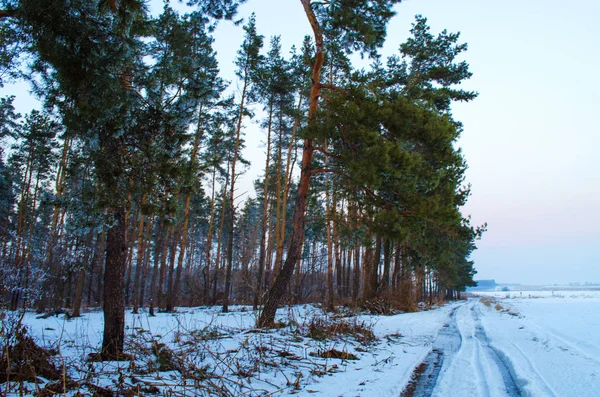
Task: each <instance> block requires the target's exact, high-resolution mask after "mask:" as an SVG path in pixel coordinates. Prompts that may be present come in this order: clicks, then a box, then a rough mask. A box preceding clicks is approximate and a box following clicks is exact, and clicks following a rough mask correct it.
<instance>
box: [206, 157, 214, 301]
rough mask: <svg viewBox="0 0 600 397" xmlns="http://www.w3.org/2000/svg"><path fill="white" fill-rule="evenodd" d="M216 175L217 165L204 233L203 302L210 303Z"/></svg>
mask: <svg viewBox="0 0 600 397" xmlns="http://www.w3.org/2000/svg"><path fill="white" fill-rule="evenodd" d="M216 177H217V166H216V165H214V166H213V176H212V190H211V194H212V198H211V200H210V215H209V219H208V231H207V234H206V253H205V254H206V264H205V266H204V272H203V273H204V304H205V305H208V304H209V303H210V251H211V249H212V234H213V230H212V229H213V222H214V214H215V179H216Z"/></svg>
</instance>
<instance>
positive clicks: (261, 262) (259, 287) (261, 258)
mask: <svg viewBox="0 0 600 397" xmlns="http://www.w3.org/2000/svg"><path fill="white" fill-rule="evenodd" d="M272 120H273V101H271V104H270V107H269V122H268V125H267V159H266V161H265V182H264V184H263V214H262V220H261V234H260V251H259V254H258V272H257V275H256V292H255V294H254V305H253V308H254V310H256V309H258V305H259V304H260V303H261V302H262V294H263V283H264V281H263V278H264V273H265V259H266V256H267V255H266V254H267V252H266V251H267V247H266V245H267V219H268V216H269V160H270V157H271V123H272Z"/></svg>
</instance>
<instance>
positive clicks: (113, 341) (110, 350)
mask: <svg viewBox="0 0 600 397" xmlns="http://www.w3.org/2000/svg"><path fill="white" fill-rule="evenodd" d="M113 214H114V217H115V221H116V223H115V225H114V226H113V227H111V228H110V229H108V232H107V236H106V269H105V271H104V298H105V299H104V305H103V307H104V338H103V340H102V357H103V358H104V359H108V360H113V359H118V358H119V356H122V355H123V342H124V339H125V285H124V279H125V277H124V276H125V261H126V260H127V240H126V238H125V234H126V233H125V232H126V229H127V223H126V221H125V209H124V208H119V209H117V210H115V211H114V212H113Z"/></svg>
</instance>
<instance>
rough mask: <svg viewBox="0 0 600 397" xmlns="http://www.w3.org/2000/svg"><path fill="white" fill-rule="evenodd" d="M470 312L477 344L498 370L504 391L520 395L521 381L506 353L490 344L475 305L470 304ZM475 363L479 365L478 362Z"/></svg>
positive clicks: (511, 394)
mask: <svg viewBox="0 0 600 397" xmlns="http://www.w3.org/2000/svg"><path fill="white" fill-rule="evenodd" d="M471 314H472V315H473V320H475V338H476V339H477V340H478V341H479V344H480V345H481V346H482V347H483V348H484V350H485V351H484V352H482V353H484V355H485V356H486V357H487V358H488V359H489V360H490V361H492V362H493V363H494V364H495V365H496V367H497V368H498V370H499V371H500V375H501V376H502V381H503V382H504V387H505V390H506V393H507V394H508V395H509V396H511V397H513V396H515V397H516V396H521V395H522V391H521V387H522V385H520V384H521V383H523V382H520V381H519V380H518V378H517V376H516V374H515V370H514V368H513V366H512V364H511V362H510V360H509V359H508V357H506V355H505V354H504V353H503V352H502V351H501V350H499V349H496V348H495V347H493V346H492V345H491V344H490V339H489V337H488V336H487V334H486V333H485V329H484V328H483V325H482V324H481V319H480V318H479V314H478V313H477V311H476V309H475V305H473V306H471ZM477 365H481V364H480V363H478V364H477Z"/></svg>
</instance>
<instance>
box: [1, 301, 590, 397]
mask: <svg viewBox="0 0 600 397" xmlns="http://www.w3.org/2000/svg"><path fill="white" fill-rule="evenodd" d="M256 316H257V313H256V312H253V311H252V310H250V308H248V307H242V306H238V307H234V308H233V310H232V312H231V313H228V314H221V313H219V310H218V309H217V308H191V309H189V308H182V309H180V310H179V311H178V312H177V313H176V314H167V313H160V314H158V315H157V316H156V317H149V316H147V315H146V314H140V315H131V314H128V315H127V329H126V332H127V341H126V351H127V353H130V354H131V356H132V357H131V358H132V361H121V362H111V363H99V362H90V361H88V360H86V359H87V358H88V357H89V354H90V353H94V352H97V350H98V347H99V345H100V343H101V338H102V314H101V313H100V312H95V311H92V312H88V313H85V314H84V315H83V317H81V318H78V319H66V318H64V317H63V316H62V315H61V316H58V317H55V316H53V317H49V318H46V319H38V318H36V316H35V315H34V314H33V313H28V314H26V316H25V318H24V322H25V324H26V325H27V326H28V328H29V330H30V331H29V333H30V334H31V335H32V336H33V337H34V338H35V340H36V341H37V342H38V344H39V345H41V346H44V347H47V348H54V349H56V350H57V351H59V352H60V354H59V355H58V356H56V357H55V360H56V361H57V362H59V363H63V362H64V363H65V366H66V372H67V373H68V375H69V378H70V379H71V380H73V383H72V387H73V389H72V390H71V391H70V392H68V393H66V394H67V395H75V394H76V393H77V390H87V392H91V391H97V392H100V391H106V390H109V389H110V390H113V391H118V392H119V394H127V393H129V394H131V395H173V396H184V395H187V396H194V395H225V396H241V395H248V396H256V395H290V394H294V395H300V396H309V395H311V396H312V395H321V396H348V397H350V396H378V397H384V396H399V395H403V396H429V395H434V396H518V395H521V396H598V395H600V394H599V393H600V392H599V390H600V331H599V330H600V292H598V291H592V292H589V291H577V292H574V293H573V292H569V291H561V292H560V293H557V292H554V294H552V292H551V291H547V292H546V291H536V292H535V293H531V294H530V293H528V292H527V291H523V292H522V293H519V292H517V293H516V294H515V293H510V294H508V293H506V292H494V293H480V294H479V295H478V296H471V297H470V298H469V299H468V300H467V301H460V302H456V303H451V304H448V305H445V306H443V307H440V308H436V309H434V310H428V311H422V312H418V313H406V314H398V315H394V316H373V315H364V314H363V315H352V313H345V312H343V311H342V312H340V313H339V314H337V315H325V314H324V313H323V312H322V311H321V310H320V309H318V308H316V307H314V306H295V307H293V308H283V309H280V310H279V312H278V320H279V321H281V325H282V328H279V329H276V330H268V331H264V330H257V329H254V328H253V325H254V323H255V321H256ZM341 324H345V326H343V327H342V326H341ZM319 327H321V328H319ZM323 327H324V328H323ZM327 327H329V328H327ZM322 329H328V330H329V332H328V333H319V332H320V331H322ZM348 330H349V331H348ZM369 330H372V332H373V335H371V334H370V333H369ZM331 352H334V353H335V354H328V353H331ZM337 353H341V355H336V354H337ZM40 380H42V381H43V379H40ZM12 386H13V389H12V390H11V391H9V392H8V393H7V394H8V395H11V394H12V395H18V394H19V391H18V390H17V389H16V385H15V384H12ZM25 386H26V387H28V388H29V391H25V393H24V394H25V395H32V394H33V393H34V392H35V390H36V386H35V385H33V384H26V385H25ZM0 387H1V388H2V391H6V388H7V384H6V383H4V384H2V385H0ZM41 387H43V384H42V385H39V386H37V388H41ZM87 392H86V393H87ZM86 393H84V395H85V394H86ZM132 393H133V394H132ZM135 393H137V394H135Z"/></svg>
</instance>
